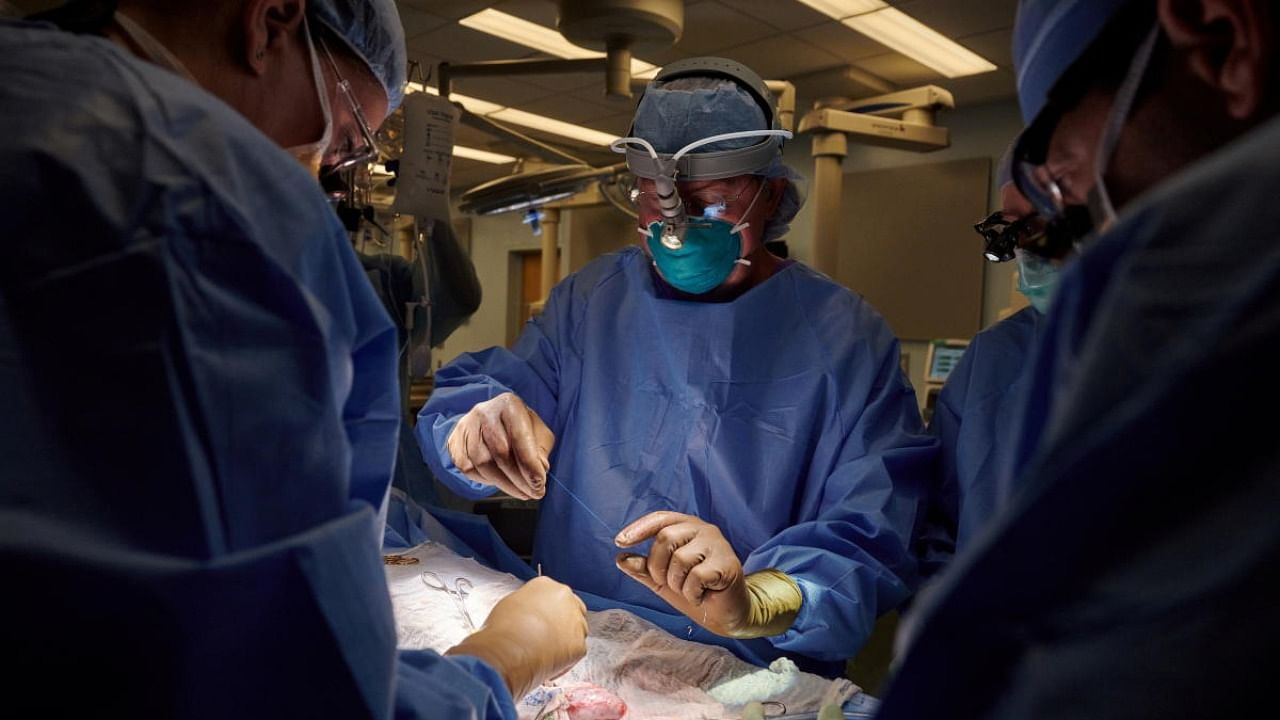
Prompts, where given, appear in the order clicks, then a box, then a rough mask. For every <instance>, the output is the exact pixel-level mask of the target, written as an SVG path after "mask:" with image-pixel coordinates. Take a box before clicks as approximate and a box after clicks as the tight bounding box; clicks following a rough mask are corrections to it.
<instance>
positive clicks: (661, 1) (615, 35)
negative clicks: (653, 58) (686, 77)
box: [556, 0, 684, 51]
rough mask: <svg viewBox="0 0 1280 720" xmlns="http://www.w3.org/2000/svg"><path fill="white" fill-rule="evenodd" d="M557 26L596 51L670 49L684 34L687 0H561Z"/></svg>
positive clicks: (565, 33)
mask: <svg viewBox="0 0 1280 720" xmlns="http://www.w3.org/2000/svg"><path fill="white" fill-rule="evenodd" d="M559 6H560V13H559V16H558V17H557V18H556V28H557V29H558V30H559V31H560V34H561V35H563V36H565V38H567V39H568V40H569V41H570V42H572V43H573V44H575V45H581V46H582V47H586V48H591V49H593V50H606V51H607V50H609V49H610V48H611V47H616V46H626V47H629V48H631V47H639V48H652V49H655V50H666V49H668V48H670V47H671V46H672V45H675V44H676V42H678V41H679V40H680V36H681V35H683V34H684V0H560V2H559Z"/></svg>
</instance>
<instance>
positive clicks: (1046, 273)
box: [1016, 249, 1059, 314]
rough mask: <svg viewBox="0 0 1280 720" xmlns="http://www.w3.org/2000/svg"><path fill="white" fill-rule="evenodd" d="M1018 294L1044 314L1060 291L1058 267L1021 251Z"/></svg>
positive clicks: (1033, 254) (1018, 252)
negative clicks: (1056, 291) (1054, 294)
mask: <svg viewBox="0 0 1280 720" xmlns="http://www.w3.org/2000/svg"><path fill="white" fill-rule="evenodd" d="M1016 252H1017V256H1018V292H1020V293H1022V294H1023V295H1025V296H1026V298H1027V300H1029V301H1030V302H1031V306H1032V307H1034V308H1035V309H1036V310H1038V311H1040V313H1041V314H1044V313H1045V312H1046V311H1048V309H1049V303H1050V302H1052V300H1053V293H1054V291H1055V290H1057V289H1058V272H1059V270H1058V266H1057V265H1055V264H1053V261H1052V260H1046V259H1044V258H1042V257H1040V256H1038V255H1036V254H1035V253H1029V252H1026V251H1025V250H1022V249H1019V250H1017V251H1016Z"/></svg>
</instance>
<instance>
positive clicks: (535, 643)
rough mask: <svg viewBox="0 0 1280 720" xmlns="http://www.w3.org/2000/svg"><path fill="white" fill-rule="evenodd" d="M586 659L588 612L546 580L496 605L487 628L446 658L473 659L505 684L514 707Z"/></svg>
mask: <svg viewBox="0 0 1280 720" xmlns="http://www.w3.org/2000/svg"><path fill="white" fill-rule="evenodd" d="M586 654H587V608H586V606H585V605H583V604H582V601H581V600H579V599H578V596H577V595H574V594H573V591H572V590H570V589H569V586H568V585H564V584H562V583H558V582H556V581H555V580H552V579H551V578H547V577H539V578H534V579H533V580H530V581H529V582H527V583H525V585H524V587H521V588H520V589H519V590H516V591H515V592H513V593H511V594H510V595H508V596H506V597H505V598H503V599H502V600H501V601H499V602H498V604H497V605H494V606H493V610H491V611H490V612H489V617H488V618H487V619H486V620H485V621H484V625H483V626H481V628H480V629H479V630H477V631H475V632H474V633H472V634H471V635H469V636H467V638H466V639H465V640H463V641H462V642H460V643H458V644H457V645H455V646H453V647H452V648H450V649H449V650H448V651H446V652H445V655H470V656H472V657H478V658H480V659H481V660H484V661H485V662H487V663H489V664H490V665H491V666H493V668H494V669H495V670H497V671H498V674H500V675H502V677H503V679H505V680H506V681H507V687H508V688H509V689H510V690H511V697H512V698H514V699H515V701H516V702H520V698H522V697H524V696H525V695H526V694H528V693H529V691H530V690H532V689H533V688H535V687H537V686H538V685H541V684H542V683H543V682H545V681H546V680H549V679H552V678H555V677H558V676H560V675H562V674H564V673H565V672H567V671H568V670H569V669H570V668H572V667H573V666H574V665H575V664H577V662H578V661H579V660H581V659H582V657H583V656H584V655H586Z"/></svg>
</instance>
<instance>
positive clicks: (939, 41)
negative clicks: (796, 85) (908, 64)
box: [799, 0, 996, 78]
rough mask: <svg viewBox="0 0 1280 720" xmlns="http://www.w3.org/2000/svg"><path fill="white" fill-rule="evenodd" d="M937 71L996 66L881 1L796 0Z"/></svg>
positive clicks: (961, 73)
mask: <svg viewBox="0 0 1280 720" xmlns="http://www.w3.org/2000/svg"><path fill="white" fill-rule="evenodd" d="M799 2H802V3H804V4H805V5H808V6H809V7H811V8H813V9H814V10H817V11H818V12H821V13H823V14H825V15H827V16H828V17H830V18H833V19H835V20H839V21H840V23H841V24H843V25H845V26H847V27H850V28H852V29H854V30H857V31H858V32H860V33H862V34H863V35H866V36H867V37H869V38H871V39H872V40H875V41H876V42H878V43H881V44H882V45H885V46H886V47H889V48H891V49H893V50H896V51H898V52H900V53H902V54H903V55H906V56H907V57H909V58H911V59H912V60H915V61H916V62H918V63H920V64H921V65H925V66H927V67H929V68H931V69H933V70H935V71H936V72H938V73H939V74H941V75H943V76H945V77H949V78H958V77H965V76H967V75H977V74H979V73H985V72H991V71H992V70H995V69H996V66H995V65H994V64H993V63H991V62H990V61H988V60H987V59H986V58H984V57H982V56H981V55H979V54H977V53H975V52H973V51H972V50H969V49H968V48H966V47H964V46H962V45H960V44H959V43H957V42H956V41H954V40H952V39H951V38H948V37H947V36H945V35H943V34H942V33H940V32H938V31H937V30H934V29H933V28H931V27H929V26H928V25H925V24H924V23H922V22H920V21H919V20H916V19H915V18H913V17H911V16H910V15H907V14H906V13H904V12H902V11H901V10H899V9H897V8H894V7H889V5H888V4H886V3H885V2H883V0H799Z"/></svg>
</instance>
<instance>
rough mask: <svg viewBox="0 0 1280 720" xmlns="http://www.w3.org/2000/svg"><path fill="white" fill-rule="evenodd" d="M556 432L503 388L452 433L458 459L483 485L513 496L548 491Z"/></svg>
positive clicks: (533, 495) (455, 460)
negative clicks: (549, 471)
mask: <svg viewBox="0 0 1280 720" xmlns="http://www.w3.org/2000/svg"><path fill="white" fill-rule="evenodd" d="M555 444H556V436H555V433H553V432H551V429H550V428H548V427H547V425H546V423H544V422H542V418H540V417H538V413H536V412H534V411H533V410H532V409H530V408H529V406H528V405H525V404H524V401H523V400H521V399H520V398H519V397H517V396H516V395H515V393H509V392H508V393H503V394H501V395H499V396H497V397H495V398H493V399H492V400H486V401H484V402H482V403H479V404H477V405H476V406H475V407H473V408H471V410H469V411H468V412H467V414H466V415H463V416H462V419H461V420H459V421H458V424H457V425H454V426H453V432H451V433H449V440H448V442H447V443H446V447H448V449H449V457H451V458H452V459H453V464H454V465H456V466H458V469H459V470H461V471H462V473H463V474H464V475H466V476H467V477H468V478H471V479H472V480H474V481H475V482H478V483H480V484H482V485H493V486H494V487H496V488H498V489H499V490H501V491H503V492H505V493H506V494H508V495H510V496H511V497H514V498H519V499H521V500H533V499H535V498H541V497H542V496H543V495H545V494H546V492H547V469H548V468H550V467H551V463H550V460H549V459H548V458H549V457H550V456H551V449H552V448H553V447H555Z"/></svg>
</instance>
